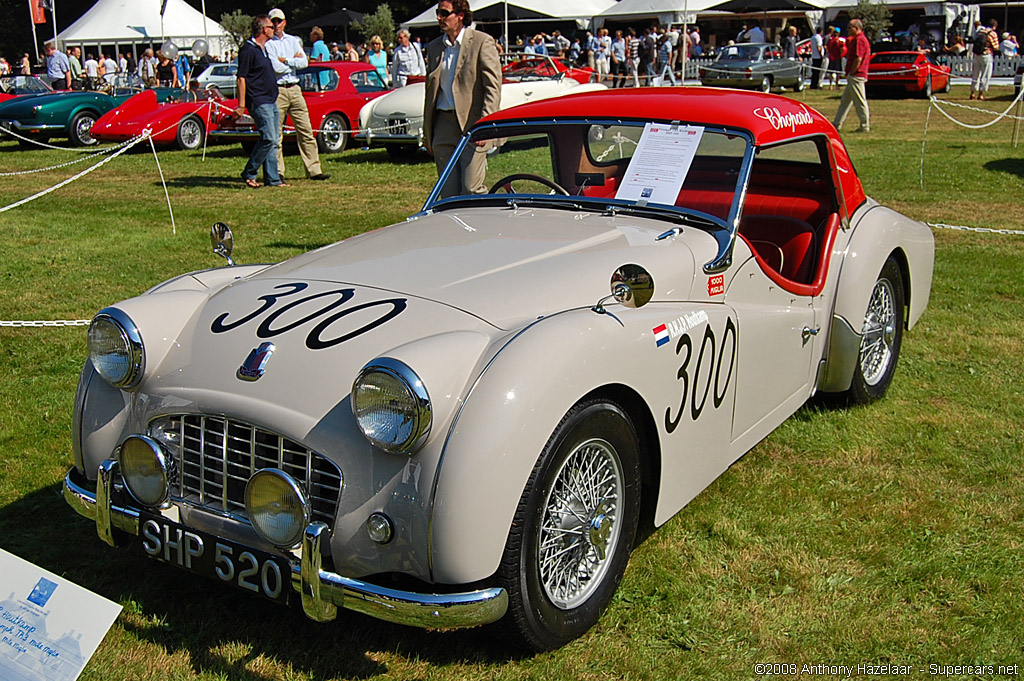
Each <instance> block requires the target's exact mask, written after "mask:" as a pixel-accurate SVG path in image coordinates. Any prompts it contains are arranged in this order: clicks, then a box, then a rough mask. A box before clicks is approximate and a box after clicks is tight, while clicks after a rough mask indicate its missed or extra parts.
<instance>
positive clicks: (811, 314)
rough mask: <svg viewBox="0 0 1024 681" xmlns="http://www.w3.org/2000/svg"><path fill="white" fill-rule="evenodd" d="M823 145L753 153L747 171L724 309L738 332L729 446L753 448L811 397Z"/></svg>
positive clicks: (823, 265)
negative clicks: (730, 312) (728, 308)
mask: <svg viewBox="0 0 1024 681" xmlns="http://www.w3.org/2000/svg"><path fill="white" fill-rule="evenodd" d="M829 168H830V164H829V161H828V152H827V146H826V144H825V142H824V141H823V140H815V139H804V140H798V141H796V142H790V143H785V144H780V145H776V146H775V147H772V148H770V149H760V150H759V151H758V154H757V156H756V157H755V159H754V162H753V164H752V169H751V173H750V179H749V181H748V186H747V192H746V196H745V198H744V205H743V207H742V211H741V215H740V227H739V236H738V237H737V240H736V246H735V251H734V262H735V263H736V264H735V265H734V267H736V268H738V270H737V272H736V274H735V275H734V276H733V277H732V278H731V280H730V283H729V286H728V289H727V291H726V295H725V302H726V304H728V305H729V306H731V307H732V308H733V309H735V310H736V315H737V318H738V325H739V337H740V338H742V339H743V341H742V342H741V343H740V345H739V360H738V371H737V390H736V407H735V413H734V416H733V441H734V443H740V442H742V443H743V446H744V447H748V446H751V445H753V444H754V443H755V442H757V441H758V440H760V439H761V438H762V437H764V436H765V435H767V434H768V433H769V432H771V430H772V429H774V428H775V427H776V426H778V425H779V424H780V423H781V422H782V421H783V420H785V419H786V418H787V417H788V416H789V415H790V414H792V413H793V412H794V411H795V410H796V409H797V408H799V406H800V405H801V404H803V403H804V401H805V400H806V399H807V397H808V396H809V395H810V391H811V389H812V387H813V385H814V377H815V373H816V371H817V366H818V361H819V360H820V358H821V356H822V345H823V342H824V337H823V336H819V333H818V332H819V329H820V328H821V326H822V325H823V322H824V320H823V319H822V317H824V316H826V315H827V312H828V311H827V309H824V308H825V307H827V306H823V305H822V300H823V296H822V287H821V286H820V285H817V286H815V285H816V283H817V282H819V281H823V279H822V273H823V272H826V271H827V262H826V261H825V258H827V257H829V255H830V254H829V253H828V252H827V251H828V249H829V243H830V239H829V236H828V232H829V230H834V229H835V228H836V225H837V222H836V219H837V213H836V211H837V204H836V198H835V197H836V193H835V190H834V185H833V179H832V173H831V172H830V170H829Z"/></svg>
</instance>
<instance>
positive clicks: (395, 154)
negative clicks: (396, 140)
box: [384, 144, 419, 158]
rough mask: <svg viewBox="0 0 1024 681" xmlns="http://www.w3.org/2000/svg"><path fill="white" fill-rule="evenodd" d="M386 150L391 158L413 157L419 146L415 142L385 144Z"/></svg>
mask: <svg viewBox="0 0 1024 681" xmlns="http://www.w3.org/2000/svg"><path fill="white" fill-rule="evenodd" d="M384 150H385V151H387V152H388V156H390V157H391V158H412V157H413V156H415V155H416V152H417V151H419V148H418V147H417V146H416V145H415V144H385V145H384Z"/></svg>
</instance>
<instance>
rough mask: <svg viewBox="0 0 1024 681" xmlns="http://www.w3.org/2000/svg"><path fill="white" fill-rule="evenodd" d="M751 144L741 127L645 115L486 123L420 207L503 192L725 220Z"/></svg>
mask: <svg viewBox="0 0 1024 681" xmlns="http://www.w3.org/2000/svg"><path fill="white" fill-rule="evenodd" d="M748 148H749V141H748V139H747V137H746V136H744V135H741V134H738V133H734V132H729V131H726V130H722V129H713V128H706V127H701V126H687V125H679V124H676V125H673V124H666V123H652V122H645V121H635V122H630V121H626V122H623V121H615V122H598V121H596V120H594V121H589V120H588V121H579V122H571V121H559V122H555V121H548V122H537V123H523V124H514V125H513V124H505V125H502V126H485V127H482V128H479V129H477V130H476V131H474V133H473V136H472V138H471V140H470V141H469V142H468V143H467V144H466V145H465V146H464V147H463V148H462V152H461V155H460V157H459V159H458V162H457V163H455V164H453V165H450V166H449V168H448V170H447V171H446V173H445V174H444V176H443V177H442V178H441V180H439V182H438V185H437V187H435V190H434V192H432V193H431V196H430V199H428V204H427V206H426V207H425V208H426V209H438V208H442V207H444V206H445V205H446V204H447V205H454V204H456V203H457V204H459V205H464V203H465V202H466V201H480V202H482V203H486V202H490V203H492V204H493V203H495V202H500V204H501V205H506V204H507V203H508V201H509V199H514V200H515V201H516V202H517V203H526V202H532V203H545V202H546V203H548V204H550V205H552V206H553V207H558V206H561V207H566V206H570V207H573V208H578V209H580V210H597V211H604V210H605V209H606V208H607V207H608V206H609V205H614V206H616V207H617V208H621V209H634V208H639V209H649V208H650V209H653V208H658V209H659V210H661V212H662V213H663V214H668V213H666V210H667V211H669V212H671V213H675V214H677V215H678V214H683V213H686V214H689V215H691V216H692V215H696V214H697V213H699V214H701V216H706V217H710V218H717V219H718V221H719V225H718V226H719V227H724V226H725V223H726V222H727V221H728V220H729V219H731V218H732V217H733V214H732V211H733V209H734V204H735V201H734V199H735V195H736V188H737V182H738V181H739V178H740V175H741V172H740V171H741V169H742V167H743V161H744V158H745V155H746V154H747V151H748ZM463 168H465V169H466V170H465V172H463V170H462V169H463ZM462 178H465V179H464V180H463V179H462ZM465 185H468V186H465ZM709 224H710V223H709Z"/></svg>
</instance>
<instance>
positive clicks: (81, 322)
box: [0, 319, 92, 328]
mask: <svg viewBox="0 0 1024 681" xmlns="http://www.w3.org/2000/svg"><path fill="white" fill-rule="evenodd" d="M91 323H92V320H91V319H56V320H53V321H38V320H37V321H25V322H22V321H0V328H3V327H13V328H24V327H33V328H39V327H54V326H89V324H91Z"/></svg>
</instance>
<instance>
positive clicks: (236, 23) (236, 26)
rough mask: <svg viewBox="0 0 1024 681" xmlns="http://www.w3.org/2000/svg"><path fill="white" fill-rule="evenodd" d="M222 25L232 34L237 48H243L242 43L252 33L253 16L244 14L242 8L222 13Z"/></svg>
mask: <svg viewBox="0 0 1024 681" xmlns="http://www.w3.org/2000/svg"><path fill="white" fill-rule="evenodd" d="M220 25H221V26H223V27H224V30H225V31H227V32H228V33H230V34H231V39H232V40H234V41H235V47H236V48H241V47H242V43H244V42H245V41H246V40H248V39H249V37H250V36H251V35H252V16H251V15H249V14H242V10H240V9H236V10H235V11H234V12H225V13H224V14H221V15H220Z"/></svg>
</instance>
